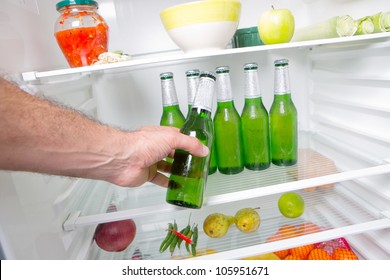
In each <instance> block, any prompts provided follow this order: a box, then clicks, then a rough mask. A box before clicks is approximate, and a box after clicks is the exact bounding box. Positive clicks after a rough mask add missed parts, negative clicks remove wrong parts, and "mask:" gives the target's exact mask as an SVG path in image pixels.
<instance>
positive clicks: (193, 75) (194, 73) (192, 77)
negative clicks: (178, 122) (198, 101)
mask: <svg viewBox="0 0 390 280" xmlns="http://www.w3.org/2000/svg"><path fill="white" fill-rule="evenodd" d="M199 75H200V71H199V70H198V69H192V70H188V71H186V78H187V102H188V112H187V117H188V116H189V115H190V112H191V108H192V104H193V102H194V98H195V94H196V90H197V89H198V84H199Z"/></svg>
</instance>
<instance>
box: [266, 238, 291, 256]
mask: <svg viewBox="0 0 390 280" xmlns="http://www.w3.org/2000/svg"><path fill="white" fill-rule="evenodd" d="M281 239H283V236H281V235H280V234H274V235H271V236H270V237H268V239H267V242H273V241H277V240H281ZM273 253H274V254H275V255H277V256H278V257H279V258H280V259H284V258H285V257H287V256H288V254H290V249H285V250H280V251H276V252H273Z"/></svg>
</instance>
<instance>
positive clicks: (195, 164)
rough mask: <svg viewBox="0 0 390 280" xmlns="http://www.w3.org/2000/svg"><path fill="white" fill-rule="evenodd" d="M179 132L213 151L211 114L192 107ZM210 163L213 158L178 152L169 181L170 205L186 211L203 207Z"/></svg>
mask: <svg viewBox="0 0 390 280" xmlns="http://www.w3.org/2000/svg"><path fill="white" fill-rule="evenodd" d="M180 131H181V132H182V133H183V134H187V135H190V136H193V137H196V138H198V139H199V140H200V141H201V142H202V143H203V144H204V145H206V146H207V147H208V148H209V149H210V151H211V148H212V147H211V146H212V135H213V134H212V131H213V130H212V121H211V113H210V112H208V111H207V110H204V109H198V108H192V110H191V113H190V115H189V117H188V119H187V121H186V122H185V124H184V125H183V127H182V129H181V130H180ZM209 161H210V155H208V156H207V157H196V156H193V155H191V154H190V153H188V152H187V151H183V150H176V151H175V155H174V158H173V164H172V169H171V175H170V178H169V184H168V191H167V197H166V200H167V202H168V203H170V204H174V205H177V206H182V207H187V208H200V207H201V206H202V204H203V192H204V186H205V184H206V181H207V175H208V172H209V168H208V167H209Z"/></svg>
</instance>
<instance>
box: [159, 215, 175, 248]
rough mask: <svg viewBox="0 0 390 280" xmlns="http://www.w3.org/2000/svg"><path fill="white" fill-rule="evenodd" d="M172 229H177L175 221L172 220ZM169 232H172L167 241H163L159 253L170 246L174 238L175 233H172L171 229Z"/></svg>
mask: <svg viewBox="0 0 390 280" xmlns="http://www.w3.org/2000/svg"><path fill="white" fill-rule="evenodd" d="M173 230H177V224H176V221H175V222H174V224H173ZM168 231H169V232H171V233H172V234H171V235H170V236H169V239H168V240H167V242H165V244H164V246H163V248H162V250H161V251H160V252H161V253H163V252H165V250H166V249H168V247H170V246H171V244H172V242H173V240H174V239H175V237H176V235H175V234H173V232H172V231H170V230H168Z"/></svg>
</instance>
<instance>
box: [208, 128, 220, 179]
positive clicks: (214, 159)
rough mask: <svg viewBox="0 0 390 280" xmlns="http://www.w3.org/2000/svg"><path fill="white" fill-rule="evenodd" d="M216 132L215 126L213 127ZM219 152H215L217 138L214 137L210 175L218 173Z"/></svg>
mask: <svg viewBox="0 0 390 280" xmlns="http://www.w3.org/2000/svg"><path fill="white" fill-rule="evenodd" d="M213 131H214V126H213ZM217 169H218V167H217V152H216V151H215V137H214V135H213V144H212V146H211V155H210V167H209V175H211V174H214V173H215V172H217Z"/></svg>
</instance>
